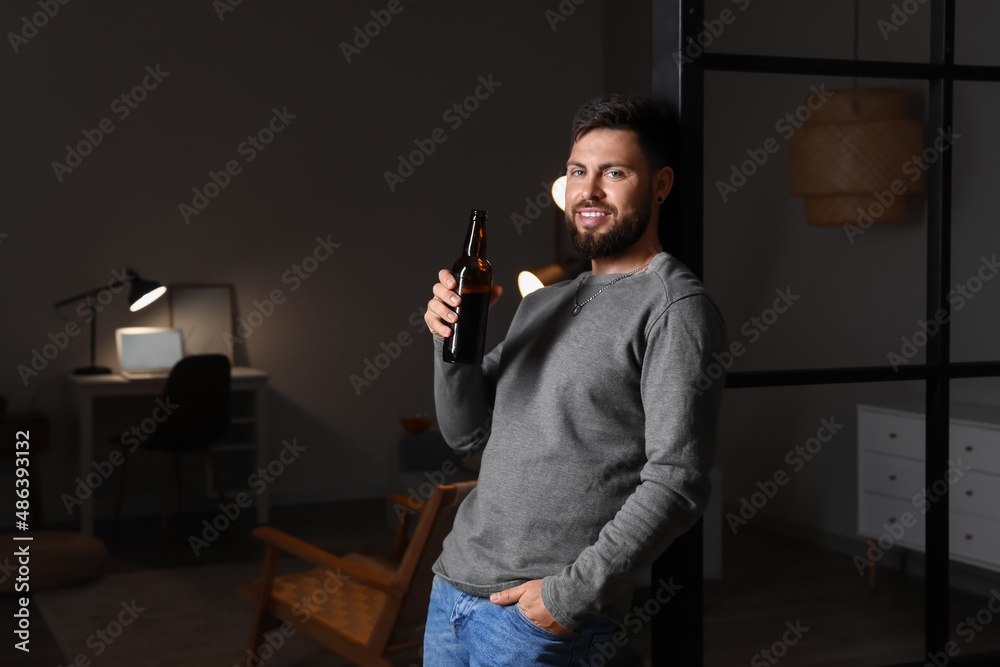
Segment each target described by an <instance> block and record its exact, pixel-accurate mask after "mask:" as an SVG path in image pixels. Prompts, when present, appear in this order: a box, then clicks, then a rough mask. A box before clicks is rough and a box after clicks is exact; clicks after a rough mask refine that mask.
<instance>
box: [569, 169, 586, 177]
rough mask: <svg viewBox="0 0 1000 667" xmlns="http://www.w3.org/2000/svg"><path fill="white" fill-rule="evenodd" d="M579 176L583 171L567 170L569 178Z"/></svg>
mask: <svg viewBox="0 0 1000 667" xmlns="http://www.w3.org/2000/svg"><path fill="white" fill-rule="evenodd" d="M581 174H583V169H570V170H569V175H570V176H580V175H581Z"/></svg>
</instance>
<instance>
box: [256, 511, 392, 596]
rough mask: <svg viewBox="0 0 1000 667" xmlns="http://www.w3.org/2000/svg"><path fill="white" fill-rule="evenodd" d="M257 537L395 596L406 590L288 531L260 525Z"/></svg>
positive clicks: (362, 566)
mask: <svg viewBox="0 0 1000 667" xmlns="http://www.w3.org/2000/svg"><path fill="white" fill-rule="evenodd" d="M251 534H252V535H253V536H254V537H256V538H257V539H259V540H261V541H263V542H265V543H267V544H268V545H270V546H272V547H275V548H277V549H280V550H281V551H286V552H288V553H290V554H294V555H296V556H298V557H299V558H303V559H305V560H307V561H309V562H310V563H313V564H315V565H324V566H326V567H328V568H339V569H340V570H341V571H342V572H345V573H347V574H349V575H350V576H351V577H353V578H355V579H360V580H361V581H364V582H365V584H366V585H367V586H369V587H371V588H374V589H376V590H379V591H382V592H383V593H386V594H388V595H391V596H393V597H397V598H398V597H402V596H403V593H404V592H405V590H404V589H403V588H402V587H400V586H399V585H397V584H396V583H395V582H394V581H392V580H390V579H387V578H386V577H384V576H382V575H381V574H379V573H378V572H375V571H373V570H370V569H368V568H366V567H365V566H364V565H360V564H358V563H354V562H352V561H349V560H344V559H343V558H340V557H338V556H334V555H333V554H331V553H327V552H326V551H323V550H322V549H319V548H317V547H314V546H313V545H311V544H309V543H307V542H303V541H302V540H300V539H297V538H294V537H292V536H291V535H288V534H287V533H283V532H281V531H280V530H277V529H276V528H271V527H270V526H259V527H257V528H254V529H253V531H252V533H251Z"/></svg>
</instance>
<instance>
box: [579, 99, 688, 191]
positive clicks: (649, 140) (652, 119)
mask: <svg viewBox="0 0 1000 667" xmlns="http://www.w3.org/2000/svg"><path fill="white" fill-rule="evenodd" d="M600 127H606V128H608V129H611V130H632V131H634V132H635V133H636V135H637V136H638V138H639V147H640V148H641V149H642V154H643V157H645V158H646V162H647V163H648V164H649V171H650V173H654V172H656V171H659V170H660V169H661V168H663V167H669V166H672V165H671V163H672V161H673V156H674V151H675V150H676V146H677V137H678V133H679V129H678V126H677V118H676V115H675V114H674V113H673V111H672V110H671V109H670V108H669V107H668V106H667V105H664V104H660V103H657V102H654V101H653V100H651V99H649V98H648V97H640V96H638V95H622V94H619V93H615V94H614V95H608V96H607V97H601V98H598V99H596V100H591V101H590V102H587V103H586V104H584V105H583V106H582V107H580V108H579V110H577V112H576V116H574V117H573V135H572V141H576V140H577V139H579V138H580V137H581V136H582V135H583V134H586V133H587V132H589V131H590V130H593V129H595V128H600Z"/></svg>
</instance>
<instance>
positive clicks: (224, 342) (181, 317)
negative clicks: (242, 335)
mask: <svg viewBox="0 0 1000 667" xmlns="http://www.w3.org/2000/svg"><path fill="white" fill-rule="evenodd" d="M167 295H168V296H169V306H170V327H171V328H173V329H180V330H181V336H182V338H183V340H184V354H185V355H191V354H224V355H226V356H228V357H229V363H230V364H235V360H234V354H233V349H234V347H233V345H231V344H230V342H231V341H232V340H233V338H234V329H233V322H234V320H233V311H234V305H235V304H234V294H233V286H232V285H230V284H228V283H218V284H179V285H171V286H170V288H169V289H168V290H167ZM227 336H228V337H227Z"/></svg>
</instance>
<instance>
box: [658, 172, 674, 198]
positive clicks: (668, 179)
mask: <svg viewBox="0 0 1000 667" xmlns="http://www.w3.org/2000/svg"><path fill="white" fill-rule="evenodd" d="M673 187H674V170H673V169H671V168H670V167H663V168H661V169H660V170H659V171H658V172H656V174H655V175H654V176H653V197H654V198H655V199H656V201H658V202H661V203H662V202H663V201H665V200H666V199H667V195H669V194H670V191H671V190H672V189H673Z"/></svg>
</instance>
